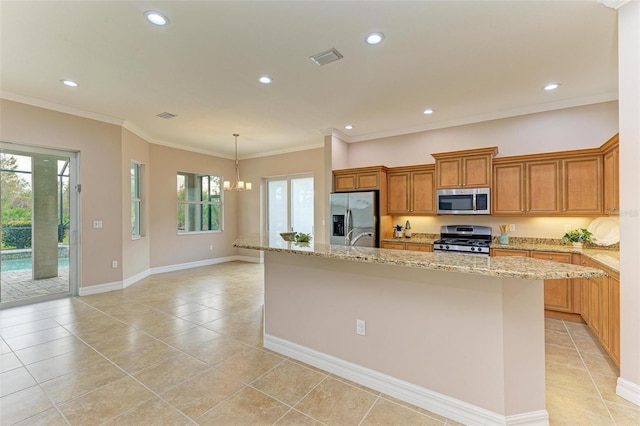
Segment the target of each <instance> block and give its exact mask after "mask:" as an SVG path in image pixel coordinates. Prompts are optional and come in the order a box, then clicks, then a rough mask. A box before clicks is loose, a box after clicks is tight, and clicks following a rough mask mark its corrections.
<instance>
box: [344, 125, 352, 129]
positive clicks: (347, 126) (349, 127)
mask: <svg viewBox="0 0 640 426" xmlns="http://www.w3.org/2000/svg"><path fill="white" fill-rule="evenodd" d="M344 128H345V129H347V130H353V126H352V125H351V124H347V125H346V126H344Z"/></svg>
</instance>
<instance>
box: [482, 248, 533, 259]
mask: <svg viewBox="0 0 640 426" xmlns="http://www.w3.org/2000/svg"><path fill="white" fill-rule="evenodd" d="M491 256H519V257H529V251H528V250H509V249H491Z"/></svg>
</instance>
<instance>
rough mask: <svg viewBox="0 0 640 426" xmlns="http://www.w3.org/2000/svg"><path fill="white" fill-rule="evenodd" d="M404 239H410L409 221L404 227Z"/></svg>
mask: <svg viewBox="0 0 640 426" xmlns="http://www.w3.org/2000/svg"><path fill="white" fill-rule="evenodd" d="M404 237H405V238H411V224H410V223H409V221H407V223H406V224H405V225H404Z"/></svg>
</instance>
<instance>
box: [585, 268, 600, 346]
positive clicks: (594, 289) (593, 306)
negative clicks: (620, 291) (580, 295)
mask: <svg viewBox="0 0 640 426" xmlns="http://www.w3.org/2000/svg"><path fill="white" fill-rule="evenodd" d="M588 281H589V320H590V321H589V322H588V324H589V327H590V328H591V329H592V330H593V332H594V333H595V334H596V335H598V336H599V335H600V315H601V312H600V277H593V278H590V279H589V280H588Z"/></svg>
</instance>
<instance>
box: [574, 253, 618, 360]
mask: <svg viewBox="0 0 640 426" xmlns="http://www.w3.org/2000/svg"><path fill="white" fill-rule="evenodd" d="M581 264H582V265H584V266H588V267H591V268H598V269H602V270H603V271H605V272H606V273H607V275H606V276H604V277H595V278H588V279H586V278H585V279H582V311H581V312H580V315H581V316H582V319H583V320H584V321H585V322H586V323H587V324H588V325H589V328H590V329H591V331H593V333H594V334H595V335H596V336H598V340H600V343H601V344H602V346H603V347H604V349H605V350H606V351H607V352H608V353H609V355H610V356H611V359H612V360H613V362H615V363H616V365H618V366H620V275H619V274H618V273H617V272H614V271H612V270H610V269H609V268H607V267H606V266H604V265H601V264H599V263H597V262H595V261H593V260H591V259H589V258H587V257H585V256H583V258H582V262H581Z"/></svg>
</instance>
